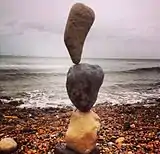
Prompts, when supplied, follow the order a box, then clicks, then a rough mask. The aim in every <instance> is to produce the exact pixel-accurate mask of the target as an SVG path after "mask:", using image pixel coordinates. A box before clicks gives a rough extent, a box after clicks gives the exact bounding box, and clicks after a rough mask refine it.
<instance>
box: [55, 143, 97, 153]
mask: <svg viewBox="0 0 160 154" xmlns="http://www.w3.org/2000/svg"><path fill="white" fill-rule="evenodd" d="M54 153H55V154H80V153H78V152H76V151H74V150H72V149H70V148H68V147H67V146H66V145H65V144H61V145H58V146H56V148H55V150H54ZM89 154H100V151H99V149H98V148H97V147H96V148H94V149H93V150H92V151H91V152H90V153H89Z"/></svg>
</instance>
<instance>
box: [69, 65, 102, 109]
mask: <svg viewBox="0 0 160 154" xmlns="http://www.w3.org/2000/svg"><path fill="white" fill-rule="evenodd" d="M103 78H104V73H103V70H102V68H101V67H100V66H98V65H90V64H79V65H74V66H72V67H71V68H70V69H69V71H68V73H67V82H66V87H67V92H68V96H69V98H70V100H71V101H72V103H73V104H74V105H75V106H76V107H77V108H78V109H79V110H80V111H82V112H88V111H89V110H90V109H91V108H92V106H93V105H94V103H95V102H96V100H97V96H98V92H99V88H100V86H101V85H102V82H103Z"/></svg>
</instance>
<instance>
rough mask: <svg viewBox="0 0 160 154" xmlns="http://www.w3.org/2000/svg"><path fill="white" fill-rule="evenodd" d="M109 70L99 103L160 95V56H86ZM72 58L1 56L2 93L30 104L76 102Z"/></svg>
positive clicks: (47, 104) (36, 105) (90, 60)
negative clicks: (70, 87) (70, 84)
mask: <svg viewBox="0 0 160 154" xmlns="http://www.w3.org/2000/svg"><path fill="white" fill-rule="evenodd" d="M82 62H83V63H90V64H97V65H100V66H101V67H102V68H103V70H104V73H105V78H104V82H103V85H102V87H101V89H100V92H99V95H98V99H97V103H104V102H106V103H113V104H127V103H136V102H142V101H145V100H146V99H152V98H159V97H160V60H151V59H150V60H144V59H143V60H142V59H82ZM72 65H73V64H72V62H71V60H70V58H38V57H16V56H0V96H4V95H7V96H12V97H13V98H14V99H22V100H23V101H24V103H25V104H24V105H23V106H26V107H49V106H57V105H58V106H59V105H72V103H71V102H70V100H69V98H68V95H67V92H66V88H65V82H66V74H67V71H68V69H69V67H70V66H72Z"/></svg>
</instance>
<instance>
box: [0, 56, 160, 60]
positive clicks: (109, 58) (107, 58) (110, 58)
mask: <svg viewBox="0 0 160 154" xmlns="http://www.w3.org/2000/svg"><path fill="white" fill-rule="evenodd" d="M0 57H19V58H20V57H23V58H62V59H65V58H69V59H70V56H68V57H54V56H30V55H28V56H27V55H0ZM82 59H104V60H105V59H106V60H160V58H131V57H129V58H123V57H106V58H104V57H103V58H102V57H98V58H97V57H82Z"/></svg>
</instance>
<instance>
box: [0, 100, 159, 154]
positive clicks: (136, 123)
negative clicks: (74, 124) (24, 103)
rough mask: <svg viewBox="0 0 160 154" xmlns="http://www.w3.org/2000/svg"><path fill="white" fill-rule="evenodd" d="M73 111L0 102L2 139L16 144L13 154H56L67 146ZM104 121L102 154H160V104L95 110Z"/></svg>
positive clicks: (100, 135)
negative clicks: (60, 148)
mask: <svg viewBox="0 0 160 154" xmlns="http://www.w3.org/2000/svg"><path fill="white" fill-rule="evenodd" d="M73 110H74V109H73V108H71V107H65V108H19V107H18V106H16V105H15V104H13V103H11V104H9V103H3V102H2V101H1V102H0V139H2V138H5V137H11V138H13V139H14V140H15V141H16V142H17V145H18V147H17V149H16V151H15V152H13V153H12V154H54V149H55V147H56V146H57V145H58V144H62V143H65V140H64V136H65V133H66V131H67V128H68V124H69V121H70V120H69V119H70V116H71V115H72V112H73ZM92 110H93V111H94V112H96V113H97V114H98V115H99V116H100V118H101V129H100V131H99V132H98V140H97V147H98V148H99V149H100V153H102V154H146V153H149V154H159V153H160V118H159V117H160V103H159V102H156V104H139V103H137V104H132V105H110V104H108V103H103V104H98V105H96V106H95V107H94V108H93V109H92Z"/></svg>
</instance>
